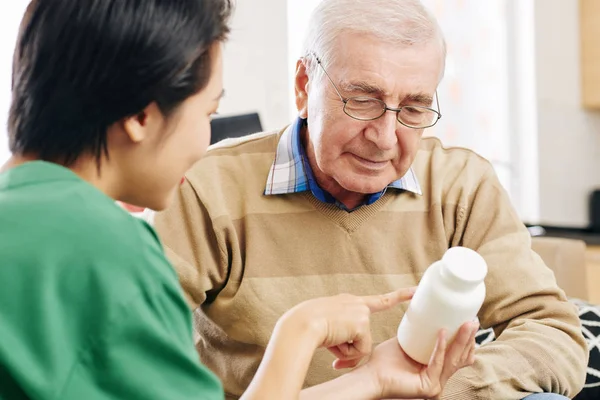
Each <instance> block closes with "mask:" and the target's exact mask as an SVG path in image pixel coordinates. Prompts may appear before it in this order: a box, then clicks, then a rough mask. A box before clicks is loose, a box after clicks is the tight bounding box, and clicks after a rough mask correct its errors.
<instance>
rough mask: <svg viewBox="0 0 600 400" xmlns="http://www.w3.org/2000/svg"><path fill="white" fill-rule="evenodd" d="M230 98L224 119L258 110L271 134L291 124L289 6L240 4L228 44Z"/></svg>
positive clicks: (257, 1)
mask: <svg viewBox="0 0 600 400" xmlns="http://www.w3.org/2000/svg"><path fill="white" fill-rule="evenodd" d="M224 57H225V58H224V62H225V77H224V80H225V97H224V98H223V101H222V103H221V107H220V108H219V114H221V115H230V114H240V113H245V112H254V111H258V113H259V115H260V117H261V122H262V125H263V128H264V129H265V130H271V129H279V128H283V127H284V126H285V125H286V124H288V123H289V122H290V117H291V116H290V108H289V101H290V100H289V99H290V91H289V78H288V40H287V2H286V1H284V0H242V1H237V2H236V9H235V13H234V16H233V21H232V33H231V36H230V40H229V41H228V42H227V44H226V45H225V55H224Z"/></svg>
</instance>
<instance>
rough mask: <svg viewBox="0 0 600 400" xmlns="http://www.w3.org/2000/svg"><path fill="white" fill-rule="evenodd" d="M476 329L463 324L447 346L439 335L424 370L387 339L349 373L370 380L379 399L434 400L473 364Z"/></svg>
mask: <svg viewBox="0 0 600 400" xmlns="http://www.w3.org/2000/svg"><path fill="white" fill-rule="evenodd" d="M478 329H479V324H478V323H476V322H469V323H466V324H464V325H463V326H462V327H461V328H460V330H459V331H458V333H457V335H456V338H455V339H454V341H453V342H452V343H451V344H450V345H447V343H446V339H445V337H444V332H443V331H441V332H440V335H439V337H438V341H437V344H436V347H435V350H434V352H433V354H432V356H431V361H430V363H429V365H428V366H425V365H422V364H419V363H417V362H416V361H414V360H412V359H411V358H410V357H408V356H407V355H406V353H405V352H404V351H403V350H402V348H401V347H400V345H399V344H398V341H397V339H396V338H394V339H390V340H388V341H386V342H383V343H382V344H380V345H379V346H377V347H376V348H375V349H374V350H373V353H372V355H371V358H370V359H369V361H368V362H367V363H366V364H365V365H363V366H361V367H360V368H359V369H357V370H356V371H353V373H354V372H356V373H358V374H360V375H362V374H365V373H366V375H367V376H370V377H371V378H370V379H371V381H372V382H374V385H375V387H376V388H377V389H376V392H377V393H380V395H379V396H378V397H377V398H379V399H387V398H401V399H422V398H425V399H438V396H440V394H441V393H442V391H443V389H444V386H445V385H446V382H448V379H450V377H451V376H452V375H454V374H455V373H456V372H457V371H458V370H459V369H461V368H463V367H466V366H469V365H472V364H473V363H474V362H475V355H474V352H475V334H476V333H477V330H478ZM358 378H359V377H358V376H357V379H358ZM365 379H368V378H366V377H365Z"/></svg>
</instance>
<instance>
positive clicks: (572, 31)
mask: <svg viewBox="0 0 600 400" xmlns="http://www.w3.org/2000/svg"><path fill="white" fill-rule="evenodd" d="M535 16H536V17H535V18H536V21H535V36H536V38H535V42H536V47H535V48H536V51H535V56H536V59H535V61H536V67H535V68H536V73H537V74H536V75H537V76H536V81H537V82H536V86H537V106H538V149H539V155H538V159H539V191H540V213H539V215H540V221H541V222H542V223H546V224H552V225H565V226H586V225H587V224H588V203H587V201H588V197H589V193H590V191H591V190H593V189H594V188H600V112H589V111H584V110H583V109H582V108H581V105H580V87H581V86H580V70H579V67H580V60H579V10H578V1H575V0H567V1H565V0H536V1H535ZM599 41H600V38H599ZM599 44H600V42H599Z"/></svg>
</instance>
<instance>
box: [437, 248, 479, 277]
mask: <svg viewBox="0 0 600 400" xmlns="http://www.w3.org/2000/svg"><path fill="white" fill-rule="evenodd" d="M442 262H443V263H444V264H445V266H446V268H445V269H446V271H448V272H449V273H450V274H452V275H453V276H454V277H456V278H458V279H459V280H461V281H463V282H465V283H473V284H475V283H479V282H481V281H483V280H484V279H485V276H486V275H487V271H488V268H487V264H486V262H485V260H484V259H483V257H481V255H479V253H477V252H476V251H474V250H471V249H468V248H466V247H451V248H449V249H448V250H446V253H444V256H443V257H442Z"/></svg>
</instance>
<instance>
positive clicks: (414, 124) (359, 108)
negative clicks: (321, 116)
mask: <svg viewBox="0 0 600 400" xmlns="http://www.w3.org/2000/svg"><path fill="white" fill-rule="evenodd" d="M311 54H312V56H313V57H315V59H316V60H317V63H318V64H319V65H320V66H321V68H322V69H323V72H324V73H325V76H327V79H329V82H331V85H332V86H333V88H334V89H335V92H336V93H337V95H338V96H339V97H340V100H342V102H343V103H344V113H346V115H348V116H349V117H351V118H354V119H357V120H359V121H373V120H375V119H378V118H381V117H382V116H383V115H384V114H385V113H386V112H387V111H393V112H395V113H396V119H397V120H398V122H400V123H401V124H402V125H404V126H406V127H408V128H413V129H425V128H429V127H432V126H434V125H435V124H436V123H437V122H438V120H439V119H440V118H442V114H440V112H439V111H436V110H434V109H433V108H429V107H422V106H402V107H399V108H392V107H388V106H387V104H385V102H384V101H382V100H379V99H376V98H373V97H364V96H359V97H348V98H346V97H344V96H342V94H341V93H340V91H339V89H338V87H337V86H336V84H335V83H333V80H332V79H331V77H330V76H329V74H328V73H327V71H326V70H325V67H324V66H323V63H322V62H321V59H320V58H319V57H318V56H317V55H316V54H314V53H311ZM435 101H436V105H437V109H438V110H439V109H440V102H439V100H438V96H437V91H436V93H435Z"/></svg>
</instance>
